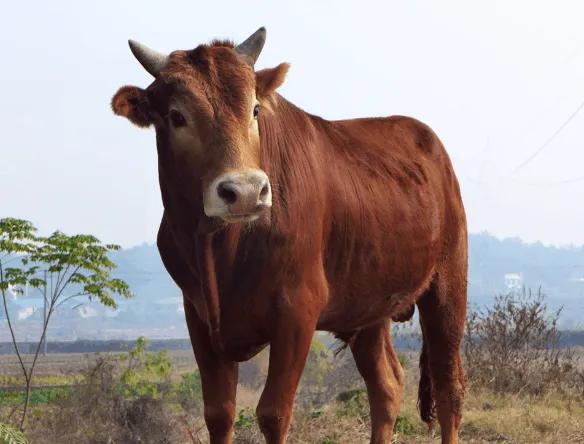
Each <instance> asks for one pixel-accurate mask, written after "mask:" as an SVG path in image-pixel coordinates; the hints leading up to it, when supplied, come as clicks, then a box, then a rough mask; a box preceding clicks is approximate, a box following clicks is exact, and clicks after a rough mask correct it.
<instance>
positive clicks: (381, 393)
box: [351, 322, 404, 444]
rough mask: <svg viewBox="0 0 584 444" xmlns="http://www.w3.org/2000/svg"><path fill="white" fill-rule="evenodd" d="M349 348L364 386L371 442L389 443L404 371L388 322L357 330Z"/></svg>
mask: <svg viewBox="0 0 584 444" xmlns="http://www.w3.org/2000/svg"><path fill="white" fill-rule="evenodd" d="M351 351H352V352H353V356H354V358H355V363H356V364H357V368H358V369H359V373H361V376H362V377H363V379H364V380H365V385H366V386H367V395H368V396H369V407H370V410H371V443H375V444H382V443H390V442H391V439H392V436H393V426H394V424H395V420H396V419H397V414H398V411H399V406H400V403H401V397H402V391H403V385H404V372H403V369H402V367H401V364H400V362H399V359H398V357H397V354H396V352H395V350H394V348H393V345H392V344H391V336H390V331H389V322H382V323H380V324H377V325H374V326H372V327H368V328H365V329H363V330H361V331H359V333H357V335H356V337H355V339H354V341H353V342H352V344H351Z"/></svg>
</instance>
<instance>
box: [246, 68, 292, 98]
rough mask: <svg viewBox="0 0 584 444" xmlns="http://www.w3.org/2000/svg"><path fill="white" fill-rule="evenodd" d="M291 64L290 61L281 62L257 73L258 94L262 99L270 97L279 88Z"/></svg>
mask: <svg viewBox="0 0 584 444" xmlns="http://www.w3.org/2000/svg"><path fill="white" fill-rule="evenodd" d="M289 68H290V65H289V64H288V63H280V64H279V65H278V66H276V67H275V68H269V69H262V70H261V71H258V72H256V73H255V77H256V95H257V96H258V97H259V98H260V99H262V98H264V99H268V98H270V96H271V95H272V94H273V93H274V92H275V91H276V89H278V88H279V87H280V86H281V85H282V83H284V79H285V78H286V73H287V72H288V69H289Z"/></svg>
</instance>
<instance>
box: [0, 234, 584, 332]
mask: <svg viewBox="0 0 584 444" xmlns="http://www.w3.org/2000/svg"><path fill="white" fill-rule="evenodd" d="M112 260H113V261H114V262H115V263H116V264H117V265H118V268H117V270H116V271H115V276H116V277H119V278H121V279H124V280H125V281H126V282H128V284H129V285H130V287H131V289H132V291H133V293H134V294H135V297H134V298H133V299H130V300H127V301H120V303H119V309H118V310H117V311H112V310H110V309H106V308H103V307H101V306H100V305H99V304H97V303H95V302H91V303H85V304H83V305H81V306H76V305H71V306H68V307H65V308H63V309H62V310H60V311H59V312H58V313H57V315H56V316H55V318H54V320H53V321H52V324H51V327H50V330H49V338H50V340H65V341H67V340H76V339H85V340H90V339H91V340H93V339H99V340H112V339H134V338H136V337H137V336H139V335H144V336H147V337H149V338H151V339H166V338H186V337H187V330H186V324H185V320H184V312H183V309H182V298H181V293H180V291H179V289H178V288H177V287H176V285H175V284H174V282H173V281H172V280H171V279H170V277H169V276H168V274H167V273H166V271H165V269H164V266H163V265H162V262H161V260H160V256H159V254H158V250H157V249H156V246H155V245H147V244H144V245H140V246H137V247H133V248H129V249H125V250H121V251H118V252H115V253H114V254H112ZM507 274H509V275H512V276H515V277H516V278H517V276H519V278H520V284H521V285H523V286H525V287H526V288H532V289H534V290H537V288H539V287H541V289H542V290H543V292H544V293H545V294H546V296H547V302H548V305H549V307H550V308H551V309H558V308H560V307H562V306H563V307H564V310H563V311H562V315H561V318H560V319H561V328H563V329H584V324H583V321H582V320H583V319H584V248H582V247H579V248H575V247H573V248H557V247H548V246H544V245H542V244H540V243H535V244H526V243H524V242H522V241H521V240H520V239H504V240H500V239H497V238H495V237H493V236H491V235H489V234H487V233H481V234H472V235H470V237H469V277H468V281H469V303H470V304H471V305H474V306H485V305H490V304H491V303H492V301H493V297H494V296H495V295H496V294H501V293H505V292H507V291H508V286H507V285H506V282H505V275H507ZM79 302H86V301H79ZM10 307H11V312H13V313H14V316H13V319H17V318H18V317H21V318H22V319H20V320H17V321H16V324H17V328H18V331H19V340H23V341H26V340H33V339H34V338H37V337H38V336H39V331H38V328H39V324H40V319H41V316H42V301H41V300H40V299H35V298H32V297H29V298H28V300H26V301H25V300H21V301H16V302H15V301H10ZM0 319H2V315H1V314H0ZM2 330H5V329H2ZM7 333H8V332H4V331H0V342H2V341H5V340H8V337H7ZM5 336H6V337H5Z"/></svg>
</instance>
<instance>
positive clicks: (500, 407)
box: [0, 352, 584, 444]
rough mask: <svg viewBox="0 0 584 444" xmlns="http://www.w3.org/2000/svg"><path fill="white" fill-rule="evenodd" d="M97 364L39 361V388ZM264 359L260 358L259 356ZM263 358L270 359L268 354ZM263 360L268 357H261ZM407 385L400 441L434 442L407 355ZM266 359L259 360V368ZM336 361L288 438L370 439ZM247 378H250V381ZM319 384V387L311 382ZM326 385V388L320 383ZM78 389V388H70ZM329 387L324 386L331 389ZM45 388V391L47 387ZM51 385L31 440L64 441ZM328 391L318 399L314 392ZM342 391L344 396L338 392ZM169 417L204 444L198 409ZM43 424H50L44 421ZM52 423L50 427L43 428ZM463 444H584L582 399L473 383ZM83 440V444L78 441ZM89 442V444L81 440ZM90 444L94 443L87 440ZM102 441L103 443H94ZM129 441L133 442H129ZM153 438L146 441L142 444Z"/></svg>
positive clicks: (7, 363)
mask: <svg viewBox="0 0 584 444" xmlns="http://www.w3.org/2000/svg"><path fill="white" fill-rule="evenodd" d="M169 358H170V361H171V363H172V379H173V380H174V381H178V380H180V379H181V375H184V374H187V373H189V372H192V371H194V370H195V362H194V359H193V357H192V355H191V354H190V353H189V352H170V353H169ZM95 361H96V356H95V355H91V354H90V355H85V354H83V355H81V354H79V355H48V356H47V357H43V358H41V361H40V364H39V371H38V377H37V378H36V379H35V384H37V385H47V386H50V385H58V386H61V385H74V384H77V383H79V381H80V377H81V376H80V373H81V371H82V369H84V368H87V367H88V365H91V364H92V363H94V362H95ZM260 361H261V359H260ZM264 361H265V359H264ZM262 362H263V361H262ZM405 364H406V373H407V385H406V389H405V393H404V399H403V403H402V407H401V412H400V417H399V419H398V424H397V425H396V436H395V442H396V443H436V442H439V433H438V432H437V431H436V430H435V431H429V430H428V428H427V427H426V425H425V424H423V423H422V422H421V421H420V419H419V416H418V412H417V410H416V399H417V393H416V390H417V388H416V385H417V378H418V375H417V365H416V364H417V363H416V359H415V356H413V355H411V356H409V357H407V358H406V359H405ZM262 365H264V363H262V364H261V365H259V367H261V366H262ZM333 366H335V368H336V367H345V368H344V369H343V371H342V372H341V371H339V372H338V373H335V370H334V369H332V370H331V369H329V370H330V371H331V375H332V376H331V378H329V379H326V378H325V379H322V380H320V382H319V383H315V382H314V381H310V380H306V379H305V380H304V387H303V388H302V389H301V390H300V392H299V395H298V403H297V408H296V413H295V419H294V422H293V425H292V428H291V431H290V438H289V442H291V443H310V444H314V443H316V444H341V443H347V444H349V443H355V444H357V443H366V442H368V436H369V419H368V405H367V398H366V395H365V392H364V391H363V385H362V383H360V382H359V378H358V375H357V374H356V373H355V370H354V367H352V364H351V362H350V356H349V355H348V354H345V355H344V356H341V357H340V358H337V360H336V361H334V362H333ZM256 373H257V375H258V376H257V378H258V379H259V380H258V381H257V384H253V385H255V386H256V387H257V386H261V379H262V377H263V376H262V375H263V374H264V373H263V371H262V369H261V368H260V369H259V370H258V371H257V372H256ZM0 375H1V376H0V385H1V386H13V385H20V384H21V382H20V380H19V378H18V367H17V366H16V361H15V359H14V357H8V356H2V357H0ZM248 382H249V381H248ZM309 384H314V385H315V386H314V387H307V386H308V385H309ZM319 384H320V385H319ZM72 389H73V390H75V388H74V386H73V388H72ZM325 389H326V390H325ZM43 390H44V391H43ZM51 390H54V389H50V388H44V389H38V390H36V391H35V392H36V395H35V396H33V399H32V404H33V414H32V415H31V420H30V421H29V424H28V432H29V433H30V436H31V438H33V439H32V442H33V443H34V442H39V443H49V442H58V441H56V440H54V438H49V437H48V435H47V434H45V433H43V431H42V430H41V429H40V425H39V424H41V423H43V422H42V421H41V419H42V418H43V415H45V416H46V415H50V414H51V411H52V410H51V409H53V407H52V403H53V402H54V396H57V395H58V394H57V395H55V393H54V392H51ZM323 390H324V391H326V392H327V393H328V395H327V396H328V398H327V397H326V396H325V397H324V399H325V400H326V402H324V403H323V402H322V399H323V397H322V396H319V397H317V398H318V399H319V401H318V402H314V399H315V395H314V394H315V393H320V394H322V393H321V392H322V391H323ZM340 392H344V395H343V396H342V400H339V399H338V398H337V397H336V394H338V393H340ZM260 393H261V392H260V389H259V388H250V386H249V385H240V388H239V391H238V398H237V409H238V417H237V421H236V442H238V443H239V444H249V443H262V442H263V440H262V439H261V435H260V434H259V431H258V428H257V425H256V423H255V417H254V413H253V412H254V410H255V406H256V404H257V400H258V398H259V395H260ZM15 396H19V395H18V394H17V393H8V392H6V391H1V389H0V422H2V421H5V420H6V416H7V415H8V414H9V413H10V411H12V409H13V406H14V405H15V403H16V402H17V401H18V400H17V399H16V398H15ZM164 402H165V403H166V404H167V405H166V406H165V412H166V413H165V415H166V416H164V415H161V417H162V416H163V417H164V418H165V419H164V420H165V421H168V422H169V424H170V425H169V427H170V426H171V427H174V429H177V428H179V429H181V432H180V433H178V434H176V435H173V436H174V437H173V438H172V440H173V441H168V442H177V443H182V442H185V443H198V442H206V441H207V438H206V432H205V430H204V426H203V420H202V418H201V417H200V407H199V408H198V409H195V410H191V411H185V409H184V408H182V407H181V404H179V403H178V402H177V401H176V399H174V398H173V399H171V398H169V399H168V400H166V401H164ZM43 424H45V423H43ZM43 427H47V426H43ZM461 441H462V442H463V443H493V442H504V443H542V444H545V443H549V444H551V443H566V444H568V443H584V401H583V399H582V398H573V397H572V398H570V399H566V398H563V397H561V396H560V395H558V394H552V395H548V396H545V397H540V398H534V397H528V396H518V395H512V396H509V395H508V396H501V395H495V394H493V393H490V392H487V391H482V390H478V389H476V388H473V387H470V389H469V391H468V393H467V397H466V403H465V410H464V420H463V426H462V429H461ZM80 442H81V441H80ZM83 442H86V441H83ZM87 442H92V441H87ZM95 442H98V441H95ZM126 442H131V441H126ZM144 442H148V441H144Z"/></svg>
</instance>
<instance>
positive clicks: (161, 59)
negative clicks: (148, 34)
mask: <svg viewBox="0 0 584 444" xmlns="http://www.w3.org/2000/svg"><path fill="white" fill-rule="evenodd" d="M128 44H129V45H130V49H131V50H132V54H134V56H135V57H136V58H137V59H138V61H139V62H140V64H141V65H142V66H143V67H144V69H145V70H146V71H148V72H149V73H150V74H152V75H153V76H154V77H158V74H160V71H162V68H164V67H165V66H166V64H167V63H168V56H167V55H165V54H161V53H159V52H156V51H154V50H153V49H150V48H148V47H147V46H146V45H143V44H142V43H138V42H136V41H134V40H128Z"/></svg>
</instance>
